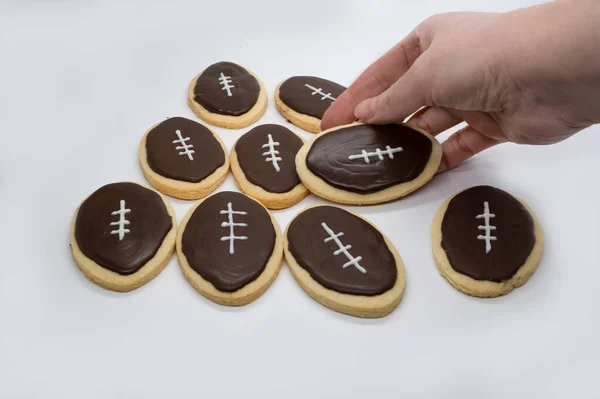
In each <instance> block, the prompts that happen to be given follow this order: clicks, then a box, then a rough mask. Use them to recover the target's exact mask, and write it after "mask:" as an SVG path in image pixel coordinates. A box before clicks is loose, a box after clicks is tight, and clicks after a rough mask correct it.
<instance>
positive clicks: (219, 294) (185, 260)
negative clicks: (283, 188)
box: [177, 191, 283, 306]
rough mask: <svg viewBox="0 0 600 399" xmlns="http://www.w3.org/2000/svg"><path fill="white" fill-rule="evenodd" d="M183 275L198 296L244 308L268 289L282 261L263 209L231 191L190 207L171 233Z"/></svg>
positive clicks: (274, 230)
mask: <svg viewBox="0 0 600 399" xmlns="http://www.w3.org/2000/svg"><path fill="white" fill-rule="evenodd" d="M177 257H178V258H179V264H180V265H181V270H182V271H183V274H184V275H185V277H186V278H187V279H188V281H189V282H190V283H191V284H192V286H193V287H194V288H195V289H196V290H198V292H200V293H201V294H202V295H204V296H205V297H207V298H208V299H210V300H211V301H214V302H216V303H219V304H221V305H228V306H242V305H246V304H248V303H250V302H252V301H254V300H255V299H257V298H258V297H260V296H261V295H262V294H263V292H264V291H265V290H266V289H267V288H268V287H269V285H271V283H272V282H273V280H275V277H277V274H278V273H279V269H280V268H281V262H282V260H283V244H282V238H281V232H280V231H279V226H278V225H277V222H276V221H275V219H274V218H273V217H272V216H271V215H270V214H269V212H268V211H267V209H266V208H265V207H264V206H262V205H261V204H260V203H259V202H256V201H255V200H253V199H252V198H250V197H248V196H246V195H244V194H240V193H236V192H231V191H223V192H220V193H217V194H214V195H212V196H210V197H208V198H206V199H204V200H202V201H201V202H200V203H199V204H197V205H196V206H194V207H193V208H192V209H190V211H189V212H188V214H187V215H186V216H185V218H184V219H183V221H182V222H181V226H180V227H179V232H178V234H177Z"/></svg>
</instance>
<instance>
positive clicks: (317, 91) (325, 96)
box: [304, 84, 335, 101]
mask: <svg viewBox="0 0 600 399" xmlns="http://www.w3.org/2000/svg"><path fill="white" fill-rule="evenodd" d="M304 86H306V87H308V88H309V89H311V90H312V91H313V92H312V93H311V94H310V95H311V96H314V95H315V94H318V95H320V96H323V97H321V101H322V100H325V99H328V100H331V101H335V97H333V96H332V95H331V93H323V90H322V89H321V88H316V87H314V86H311V85H309V84H304Z"/></svg>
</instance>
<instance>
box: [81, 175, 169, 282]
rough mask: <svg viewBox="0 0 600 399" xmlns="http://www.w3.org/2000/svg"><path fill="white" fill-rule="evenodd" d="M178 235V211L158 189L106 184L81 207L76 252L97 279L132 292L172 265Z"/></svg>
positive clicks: (88, 273) (92, 278) (86, 271)
mask: <svg viewBox="0 0 600 399" xmlns="http://www.w3.org/2000/svg"><path fill="white" fill-rule="evenodd" d="M176 233H177V220H176V218H175V212H174V211H173V209H172V208H171V206H170V205H169V203H168V202H167V201H166V200H165V199H164V198H163V196H162V195H160V194H158V193H157V192H155V191H153V190H150V189H148V188H145V187H143V186H140V185H139V184H135V183H113V184H108V185H106V186H103V187H101V188H99V189H98V190H96V191H95V192H94V193H93V194H91V195H90V196H89V197H88V198H86V199H85V200H84V201H83V202H82V203H81V205H80V206H79V207H78V208H77V211H76V212H75V215H74V216H73V222H72V224H71V253H72V255H73V259H74V260H75V263H76V264H77V267H79V269H81V271H82V272H83V274H84V275H85V276H86V277H87V278H88V279H89V280H90V281H92V282H93V283H95V284H97V285H99V286H101V287H103V288H106V289H108V290H112V291H122V292H125V291H131V290H134V289H136V288H138V287H140V286H142V285H144V284H146V283H147V282H148V281H150V280H152V279H153V278H154V277H155V276H156V275H157V274H158V273H160V271H161V270H162V269H163V268H164V267H165V266H166V265H167V263H168V262H169V259H170V258H171V255H172V254H173V249H174V248H175V236H176Z"/></svg>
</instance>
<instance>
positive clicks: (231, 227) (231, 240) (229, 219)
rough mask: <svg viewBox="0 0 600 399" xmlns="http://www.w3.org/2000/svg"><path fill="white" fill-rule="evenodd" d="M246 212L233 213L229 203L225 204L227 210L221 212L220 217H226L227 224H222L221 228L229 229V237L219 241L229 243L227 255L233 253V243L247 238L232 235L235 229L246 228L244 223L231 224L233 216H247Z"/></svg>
mask: <svg viewBox="0 0 600 399" xmlns="http://www.w3.org/2000/svg"><path fill="white" fill-rule="evenodd" d="M247 214H248V212H243V211H234V210H233V208H232V207H231V202H228V203H227V210H225V211H221V215H227V222H223V223H221V227H229V235H228V236H225V237H221V241H229V254H230V255H233V254H234V253H235V246H234V242H235V240H241V241H243V240H247V239H248V237H246V236H236V235H235V234H234V233H233V230H234V228H235V227H247V226H248V225H247V224H246V223H234V222H233V215H247Z"/></svg>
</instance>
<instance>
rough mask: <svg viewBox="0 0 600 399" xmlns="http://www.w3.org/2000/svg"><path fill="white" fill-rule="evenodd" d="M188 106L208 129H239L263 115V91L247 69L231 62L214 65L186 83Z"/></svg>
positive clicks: (253, 75) (258, 81)
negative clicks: (205, 123)
mask: <svg viewBox="0 0 600 399" xmlns="http://www.w3.org/2000/svg"><path fill="white" fill-rule="evenodd" d="M188 104H189V106H190V108H191V109H192V110H193V111H194V113H195V114H196V115H197V116H198V117H199V118H201V119H203V120H204V121H206V122H207V123H210V124H211V125H215V126H221V127H225V128H229V129H240V128H243V127H246V126H248V125H251V124H253V123H254V122H256V121H257V120H259V119H260V117H261V116H262V115H263V114H264V113H265V110H266V109H267V91H266V90H265V87H264V85H263V83H262V82H261V81H260V79H259V78H258V76H256V75H255V74H254V73H252V72H251V71H249V70H248V69H246V68H244V67H242V66H239V65H237V64H234V63H232V62H218V63H216V64H213V65H211V66H209V67H208V68H206V69H205V70H204V71H203V72H202V73H200V74H199V75H198V76H196V77H195V78H194V79H193V80H192V81H191V82H190V84H189V86H188Z"/></svg>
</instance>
